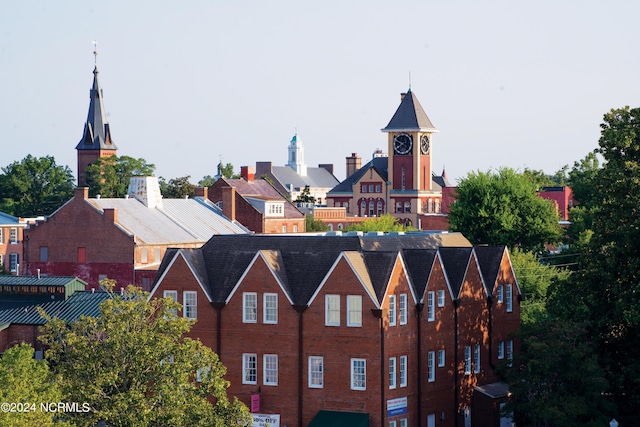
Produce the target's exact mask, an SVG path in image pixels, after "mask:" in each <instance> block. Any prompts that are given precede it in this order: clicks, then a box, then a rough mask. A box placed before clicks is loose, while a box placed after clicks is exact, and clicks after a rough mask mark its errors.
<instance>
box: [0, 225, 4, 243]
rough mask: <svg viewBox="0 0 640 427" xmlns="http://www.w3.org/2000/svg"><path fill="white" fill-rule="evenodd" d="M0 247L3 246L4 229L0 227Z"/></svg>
mask: <svg viewBox="0 0 640 427" xmlns="http://www.w3.org/2000/svg"><path fill="white" fill-rule="evenodd" d="M0 245H4V228H2V227H0Z"/></svg>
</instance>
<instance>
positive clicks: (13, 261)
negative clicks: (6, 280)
mask: <svg viewBox="0 0 640 427" xmlns="http://www.w3.org/2000/svg"><path fill="white" fill-rule="evenodd" d="M19 262H20V256H19V255H18V254H17V253H15V252H14V253H12V254H9V271H11V272H12V273H16V272H17V271H18V264H19Z"/></svg>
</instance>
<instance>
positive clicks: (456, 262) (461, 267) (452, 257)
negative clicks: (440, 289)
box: [439, 247, 473, 299]
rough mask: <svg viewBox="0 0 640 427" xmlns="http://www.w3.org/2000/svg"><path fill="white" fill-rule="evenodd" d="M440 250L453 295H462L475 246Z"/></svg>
mask: <svg viewBox="0 0 640 427" xmlns="http://www.w3.org/2000/svg"><path fill="white" fill-rule="evenodd" d="M439 252H440V258H441V259H442V265H443V266H444V270H445V275H446V276H447V278H448V279H449V286H451V291H452V292H453V297H454V299H457V298H458V296H459V295H460V289H462V283H463V281H464V277H465V274H466V272H467V267H468V265H469V260H470V258H471V254H472V253H473V248H471V247H468V248H440V249H439Z"/></svg>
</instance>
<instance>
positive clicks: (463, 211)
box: [449, 168, 561, 250]
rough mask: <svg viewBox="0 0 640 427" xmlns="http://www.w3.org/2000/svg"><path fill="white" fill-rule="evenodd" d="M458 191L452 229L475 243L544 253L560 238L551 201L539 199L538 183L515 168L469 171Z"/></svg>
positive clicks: (450, 215) (450, 216) (556, 217)
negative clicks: (546, 247) (548, 246)
mask: <svg viewBox="0 0 640 427" xmlns="http://www.w3.org/2000/svg"><path fill="white" fill-rule="evenodd" d="M456 191H457V197H456V202H455V203H454V204H453V205H452V206H451V212H450V214H449V224H450V228H451V229H452V230H454V231H459V232H461V233H462V234H464V236H465V237H467V238H468V239H469V240H470V241H471V242H472V243H474V244H489V245H507V246H509V247H510V248H513V247H520V248H522V249H524V250H541V249H543V248H544V245H545V244H546V243H556V242H559V241H560V239H561V229H560V226H559V225H558V214H557V212H556V211H555V209H554V206H553V204H552V202H550V201H548V200H544V199H542V198H541V197H538V195H537V193H536V191H537V185H536V183H535V182H532V181H531V179H530V178H528V177H526V176H524V175H522V174H518V173H516V171H514V170H513V169H510V168H501V169H499V170H498V172H497V173H492V172H470V173H469V174H468V175H467V176H466V177H465V178H463V179H462V180H461V181H460V183H459V185H458V187H457V189H456Z"/></svg>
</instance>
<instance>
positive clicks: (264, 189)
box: [216, 177, 304, 218]
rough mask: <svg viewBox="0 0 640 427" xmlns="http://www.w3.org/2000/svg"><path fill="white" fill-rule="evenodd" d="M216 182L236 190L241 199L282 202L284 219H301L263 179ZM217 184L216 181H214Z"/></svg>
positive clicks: (290, 204)
mask: <svg viewBox="0 0 640 427" xmlns="http://www.w3.org/2000/svg"><path fill="white" fill-rule="evenodd" d="M218 181H220V182H224V183H226V184H227V185H229V186H230V187H233V188H235V189H236V193H237V194H239V195H240V196H241V197H243V198H245V199H246V198H252V197H255V198H258V199H266V200H278V201H283V202H284V216H285V218H303V217H304V214H303V213H302V212H300V211H299V210H298V209H297V208H296V207H295V206H294V205H293V204H292V203H291V202H290V201H289V200H287V199H286V198H285V197H284V196H283V195H282V194H280V192H279V191H278V190H276V189H275V188H274V187H273V185H271V184H270V183H269V182H268V181H267V180H264V179H254V180H251V181H247V180H246V179H242V178H238V179H231V178H224V177H223V178H220V179H219V180H218ZM216 182H217V181H216Z"/></svg>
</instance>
